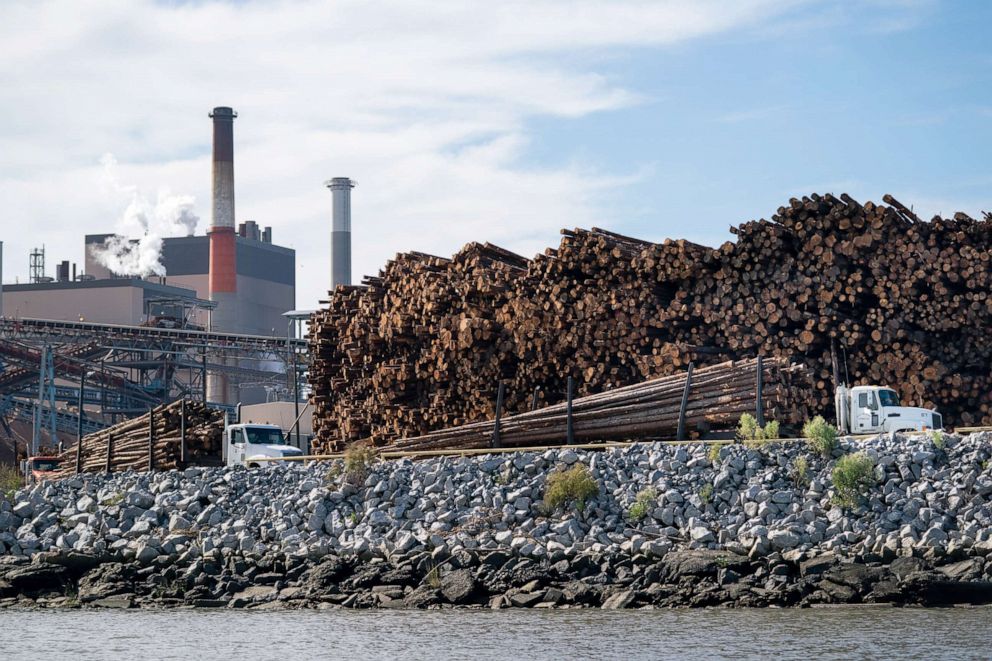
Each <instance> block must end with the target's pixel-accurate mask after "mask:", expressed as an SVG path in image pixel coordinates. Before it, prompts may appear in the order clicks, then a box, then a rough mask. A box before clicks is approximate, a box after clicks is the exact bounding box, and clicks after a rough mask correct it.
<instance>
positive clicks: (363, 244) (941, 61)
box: [0, 0, 992, 308]
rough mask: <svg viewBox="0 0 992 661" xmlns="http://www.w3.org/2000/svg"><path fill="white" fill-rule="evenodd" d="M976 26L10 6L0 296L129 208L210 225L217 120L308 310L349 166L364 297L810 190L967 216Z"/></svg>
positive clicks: (794, 0) (980, 23)
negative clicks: (413, 259) (415, 278)
mask: <svg viewBox="0 0 992 661" xmlns="http://www.w3.org/2000/svg"><path fill="white" fill-rule="evenodd" d="M989 25H992V3H986V2H978V1H976V2H964V1H959V2H938V1H936V0H934V1H929V0H864V1H861V2H849V1H845V2H828V1H817V0H774V1H773V0H740V1H735V2H729V1H728V2H716V1H708V0H695V1H694V2H666V1H664V0H656V1H651V2H646V1H640V0H611V1H610V2H601V1H584V0H573V1H568V2H557V1H552V0H519V1H518V0H504V1H501V2H492V1H491V0H489V1H487V2H471V1H463V2H454V1H445V0H399V1H396V2H383V1H376V0H354V1H352V0H341V1H335V2H305V1H279V2H261V1H259V2H251V1H248V2H177V1H173V2H154V1H151V0H130V1H128V2H110V1H105V0H73V1H71V2H50V1H47V2H46V1H44V0H31V1H24V2H22V1H20V0H4V1H3V2H2V3H0V154H2V158H0V200H2V201H3V207H4V210H3V216H2V220H0V228H2V230H0V240H2V241H3V242H4V264H3V279H4V281H5V282H13V281H14V280H15V279H17V280H20V281H21V282H24V281H26V279H27V273H28V253H29V251H30V249H31V248H33V247H36V246H41V245H42V244H44V246H45V248H46V254H47V259H48V275H54V273H53V271H54V265H55V263H56V262H57V261H60V260H62V259H69V260H72V261H76V262H82V261H83V258H84V255H83V235H84V234H86V233H99V232H110V231H117V230H130V232H132V234H133V233H134V232H135V231H138V232H140V225H139V226H138V227H139V229H137V230H135V224H134V222H133V221H134V209H135V208H136V206H135V203H136V201H137V202H140V204H138V205H137V207H138V208H147V209H148V210H149V211H148V215H149V216H154V215H155V214H156V213H158V211H159V207H162V208H165V209H169V208H174V207H175V206H176V205H177V204H181V205H182V207H183V209H185V211H186V212H188V213H190V214H193V215H196V216H198V217H199V224H198V227H197V233H203V232H204V231H205V230H206V228H207V226H208V225H209V224H210V186H211V178H210V177H211V174H210V160H211V144H210V140H211V125H210V120H209V119H208V117H207V113H208V112H209V111H210V109H211V108H213V107H214V106H221V105H228V106H232V107H234V108H235V110H236V111H237V112H238V114H239V117H238V119H237V120H236V121H235V125H234V132H235V190H236V211H237V219H238V221H239V222H243V221H245V220H255V221H257V222H258V223H259V224H260V225H271V226H272V227H273V234H274V241H275V243H278V244H280V245H286V246H289V247H291V248H294V249H295V250H296V251H297V273H296V275H297V307H298V308H312V307H316V306H317V304H318V300H320V299H321V298H325V297H326V292H327V288H328V281H329V261H330V260H329V241H330V218H331V194H330V191H328V190H327V189H326V188H324V187H323V182H324V181H325V180H328V179H330V178H331V177H338V176H348V177H351V178H353V179H355V180H356V181H357V182H358V185H357V187H356V188H355V189H354V191H353V194H352V213H353V221H352V227H353V250H354V257H353V270H354V272H353V279H354V281H355V282H358V281H360V279H361V277H362V275H364V274H375V273H377V272H378V270H379V269H380V268H381V267H382V266H383V265H384V263H385V262H386V261H387V260H388V259H390V258H391V257H392V256H393V255H395V254H396V253H397V252H403V251H409V250H417V251H422V252H428V253H433V254H438V255H451V254H452V253H454V252H455V251H457V250H458V249H459V248H460V247H461V246H462V245H463V244H465V243H466V242H469V241H490V242H492V243H496V244H498V245H501V246H504V247H506V248H509V249H511V250H514V251H516V252H519V253H521V254H524V255H528V256H531V255H533V254H535V253H537V252H540V251H543V250H544V248H546V247H548V246H555V245H557V243H558V241H559V240H560V236H559V230H560V229H561V228H564V227H592V226H596V227H603V228H607V229H611V230H613V231H617V232H621V233H624V234H629V235H633V236H638V237H641V238H645V239H649V240H656V241H661V240H663V239H665V238H669V237H671V238H687V239H690V240H693V241H697V242H700V243H705V244H708V245H719V244H720V243H722V242H724V241H728V240H731V239H732V238H733V237H732V235H731V234H730V233H729V232H728V228H729V227H730V226H731V225H736V224H738V223H741V222H745V221H747V220H751V219H755V218H761V217H768V216H770V215H771V214H773V213H775V210H776V209H777V208H778V207H779V206H781V205H783V204H785V203H787V201H788V200H789V198H790V197H793V196H802V195H807V194H809V193H813V192H819V193H826V192H833V193H835V194H840V193H842V192H847V193H849V194H850V195H852V196H853V197H854V198H855V199H858V200H859V201H866V200H876V201H880V200H881V198H882V195H883V194H885V193H890V194H892V195H894V196H895V197H896V198H898V199H899V200H900V201H902V202H903V203H904V204H906V205H912V206H913V208H914V209H915V210H916V211H917V212H918V213H919V214H920V215H925V216H927V217H929V216H931V215H933V214H936V213H943V214H946V215H949V214H952V213H953V212H955V211H959V210H960V211H964V212H966V213H969V214H970V215H972V216H974V217H980V213H981V210H983V209H987V210H992V199H990V198H992V159H990V158H989V154H990V153H992V130H990V125H992V45H990V41H989V39H988V30H987V27H988V26H989ZM108 163H116V165H115V166H114V171H113V172H111V173H108V169H107V164H108ZM176 200H180V201H181V202H180V203H177V202H176ZM161 225H163V226H167V227H174V229H175V231H180V232H181V231H182V227H181V225H182V224H181V223H180V224H176V223H172V222H171V221H170V222H165V223H163V224H161Z"/></svg>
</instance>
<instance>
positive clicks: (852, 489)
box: [831, 452, 877, 509]
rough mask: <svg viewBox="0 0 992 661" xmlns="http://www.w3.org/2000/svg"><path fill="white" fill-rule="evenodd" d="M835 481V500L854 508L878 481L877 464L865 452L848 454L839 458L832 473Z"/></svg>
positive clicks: (841, 504)
mask: <svg viewBox="0 0 992 661" xmlns="http://www.w3.org/2000/svg"><path fill="white" fill-rule="evenodd" d="M831 477H832V479H833V483H834V492H835V493H834V502H836V503H837V504H838V505H840V506H841V507H847V508H849V509H853V508H855V507H857V506H858V505H859V504H860V503H861V500H862V499H863V498H864V497H865V495H867V493H868V489H870V488H871V487H872V485H874V484H875V482H876V481H877V480H876V478H875V464H874V462H873V461H872V460H871V458H870V457H869V456H868V455H867V454H865V453H864V452H855V453H854V454H846V455H844V456H843V457H841V458H840V459H838V460H837V463H836V464H835V465H834V470H833V472H832V473H831Z"/></svg>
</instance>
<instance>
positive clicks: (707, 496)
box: [699, 484, 713, 505]
mask: <svg viewBox="0 0 992 661" xmlns="http://www.w3.org/2000/svg"><path fill="white" fill-rule="evenodd" d="M699 499H700V500H701V501H703V505H709V504H710V501H711V500H713V485H712V484H704V485H703V488H702V489H700V490H699Z"/></svg>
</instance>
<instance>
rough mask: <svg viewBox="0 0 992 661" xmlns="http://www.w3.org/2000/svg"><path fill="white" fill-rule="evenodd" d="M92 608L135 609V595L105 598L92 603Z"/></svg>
mask: <svg viewBox="0 0 992 661" xmlns="http://www.w3.org/2000/svg"><path fill="white" fill-rule="evenodd" d="M90 606H96V607H97V608H134V595H131V594H122V595H117V596H114V597H104V598H102V599H94V600H92V601H90Z"/></svg>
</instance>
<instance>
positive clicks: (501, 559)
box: [481, 551, 511, 569]
mask: <svg viewBox="0 0 992 661" xmlns="http://www.w3.org/2000/svg"><path fill="white" fill-rule="evenodd" d="M510 558H511V556H510V554H509V553H507V552H505V551H493V552H492V553H488V554H486V555H485V556H483V558H482V563H481V564H482V565H483V566H485V567H489V568H491V569H499V568H500V567H502V566H504V565H505V564H506V563H507V562H509V561H510Z"/></svg>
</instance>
